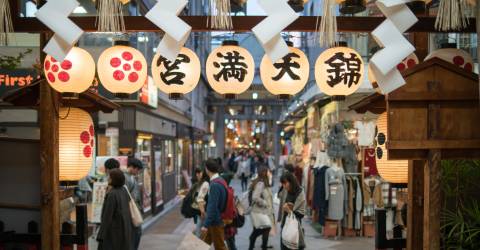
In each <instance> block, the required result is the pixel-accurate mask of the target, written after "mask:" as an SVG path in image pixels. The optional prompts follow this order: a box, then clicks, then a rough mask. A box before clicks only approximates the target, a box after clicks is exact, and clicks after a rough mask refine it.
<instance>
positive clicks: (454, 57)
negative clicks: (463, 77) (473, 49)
mask: <svg viewBox="0 0 480 250" xmlns="http://www.w3.org/2000/svg"><path fill="white" fill-rule="evenodd" d="M442 46H443V48H441V49H438V50H435V51H433V52H432V53H430V54H429V55H428V56H427V57H426V58H425V61H427V60H429V59H431V58H434V57H438V58H440V59H442V60H444V61H447V62H449V63H451V64H455V65H457V66H458V67H460V68H463V69H465V70H467V71H470V72H472V71H473V58H472V56H471V55H470V54H469V53H467V52H466V51H464V50H462V49H457V48H456V46H457V45H456V44H444V45H442Z"/></svg>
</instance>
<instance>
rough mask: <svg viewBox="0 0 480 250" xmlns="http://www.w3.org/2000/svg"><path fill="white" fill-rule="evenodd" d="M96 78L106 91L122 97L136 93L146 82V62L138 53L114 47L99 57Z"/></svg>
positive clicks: (134, 50) (122, 46)
mask: <svg viewBox="0 0 480 250" xmlns="http://www.w3.org/2000/svg"><path fill="white" fill-rule="evenodd" d="M98 77H99V79H100V82H101V83H102V85H103V86H104V87H105V88H106V89H107V90H108V91H110V92H112V93H114V94H117V95H120V96H122V97H123V96H125V95H128V94H132V93H134V92H136V91H138V90H139V89H141V88H142V86H143V84H144V83H145V82H146V81H147V62H146V60H145V57H143V55H142V53H140V51H138V50H136V49H134V48H132V47H129V46H124V45H116V46H113V47H111V48H108V49H106V50H105V51H103V53H102V54H101V55H100V58H99V59H98Z"/></svg>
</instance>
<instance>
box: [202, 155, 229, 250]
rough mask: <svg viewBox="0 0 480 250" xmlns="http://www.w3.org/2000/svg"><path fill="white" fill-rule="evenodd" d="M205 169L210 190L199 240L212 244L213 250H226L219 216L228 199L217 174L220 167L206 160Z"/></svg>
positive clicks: (222, 225) (210, 160)
mask: <svg viewBox="0 0 480 250" xmlns="http://www.w3.org/2000/svg"><path fill="white" fill-rule="evenodd" d="M205 168H206V172H207V175H208V177H209V178H210V188H209V191H208V203H207V209H206V216H205V222H204V223H203V227H202V237H201V238H202V239H203V240H204V241H205V242H206V243H207V244H208V245H211V244H212V243H213V246H214V248H215V250H226V249H227V248H226V246H225V242H224V240H225V232H224V223H223V220H222V216H221V215H222V212H223V211H224V210H225V209H226V203H227V198H228V197H227V190H226V188H225V186H226V183H225V180H223V179H222V178H221V177H220V176H219V174H218V172H219V170H220V168H221V166H220V165H219V164H218V162H217V161H216V160H214V159H209V160H207V162H206V163H205Z"/></svg>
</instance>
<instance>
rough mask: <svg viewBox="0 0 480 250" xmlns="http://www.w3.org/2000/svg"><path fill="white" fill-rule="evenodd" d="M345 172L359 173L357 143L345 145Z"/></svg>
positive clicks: (343, 161) (343, 160)
mask: <svg viewBox="0 0 480 250" xmlns="http://www.w3.org/2000/svg"><path fill="white" fill-rule="evenodd" d="M342 163H343V168H344V169H345V173H358V159H357V150H356V147H355V145H353V144H349V145H347V146H346V147H345V157H344V158H343V159H342Z"/></svg>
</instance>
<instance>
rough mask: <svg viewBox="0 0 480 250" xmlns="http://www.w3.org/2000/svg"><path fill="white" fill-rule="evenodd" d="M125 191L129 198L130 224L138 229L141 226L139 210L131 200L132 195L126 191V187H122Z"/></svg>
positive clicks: (141, 218)
mask: <svg viewBox="0 0 480 250" xmlns="http://www.w3.org/2000/svg"><path fill="white" fill-rule="evenodd" d="M123 187H124V188H125V190H127V193H128V196H129V197H130V202H129V203H128V206H129V207H130V216H131V217H132V224H133V225H134V226H135V227H139V226H141V225H142V224H143V217H142V214H141V213H140V210H139V209H138V207H137V204H136V203H135V201H134V200H133V198H132V195H131V194H130V191H129V190H128V187H127V186H123Z"/></svg>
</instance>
